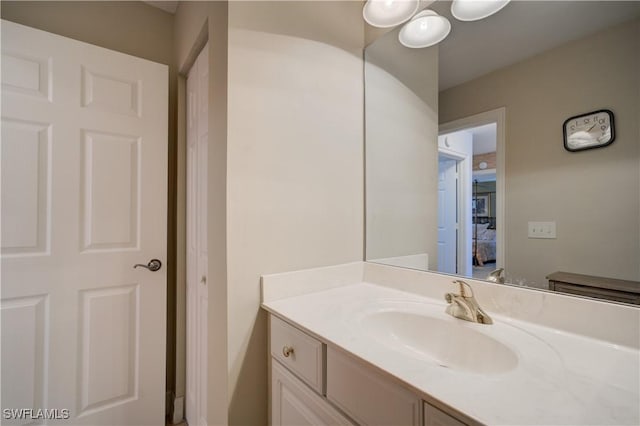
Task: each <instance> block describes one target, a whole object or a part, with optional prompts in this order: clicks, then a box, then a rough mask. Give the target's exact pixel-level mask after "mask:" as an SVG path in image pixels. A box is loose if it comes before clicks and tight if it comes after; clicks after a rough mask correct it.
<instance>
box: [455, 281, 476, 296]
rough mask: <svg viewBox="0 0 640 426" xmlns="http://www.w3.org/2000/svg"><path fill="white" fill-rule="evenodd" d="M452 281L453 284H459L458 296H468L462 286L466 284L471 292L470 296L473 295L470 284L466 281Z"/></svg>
mask: <svg viewBox="0 0 640 426" xmlns="http://www.w3.org/2000/svg"><path fill="white" fill-rule="evenodd" d="M453 283H454V284H459V285H460V296H462V297H468V296H467V295H466V294H465V291H464V286H467V288H468V289H469V292H470V293H471V297H474V296H473V289H472V288H471V286H470V285H469V284H468V283H466V282H464V281H462V280H454V281H453Z"/></svg>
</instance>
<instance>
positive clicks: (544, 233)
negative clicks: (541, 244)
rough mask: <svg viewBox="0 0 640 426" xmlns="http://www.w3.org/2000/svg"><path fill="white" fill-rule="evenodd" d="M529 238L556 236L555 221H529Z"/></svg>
mask: <svg viewBox="0 0 640 426" xmlns="http://www.w3.org/2000/svg"><path fill="white" fill-rule="evenodd" d="M529 238H556V223H555V222H529Z"/></svg>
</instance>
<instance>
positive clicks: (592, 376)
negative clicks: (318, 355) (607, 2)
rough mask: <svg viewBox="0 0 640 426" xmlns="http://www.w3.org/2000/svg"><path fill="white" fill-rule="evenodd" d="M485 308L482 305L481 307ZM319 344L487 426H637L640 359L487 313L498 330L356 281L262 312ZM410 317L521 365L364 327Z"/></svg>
mask: <svg viewBox="0 0 640 426" xmlns="http://www.w3.org/2000/svg"><path fill="white" fill-rule="evenodd" d="M479 302H480V305H481V306H482V300H479ZM262 306H263V307H264V308H265V309H266V310H268V311H269V312H271V313H273V314H275V315H277V316H279V317H281V318H283V319H285V320H287V321H289V322H290V323H292V324H294V325H296V326H298V327H299V328H301V329H303V330H305V331H307V332H308V333H310V334H312V335H314V336H315V337H317V338H318V339H320V340H322V341H323V342H325V343H327V344H329V345H334V346H336V347H339V348H341V349H342V350H345V351H347V352H349V353H351V354H353V355H355V356H356V357H358V358H360V359H361V360H362V361H363V362H366V363H369V364H371V365H373V366H375V367H377V369H379V370H380V371H382V372H384V373H385V374H388V375H389V376H391V377H392V378H394V379H396V380H397V381H399V382H401V383H403V384H404V385H405V387H407V388H409V389H411V390H413V391H414V392H416V393H417V394H418V395H420V397H421V398H423V399H425V400H427V401H433V400H437V401H439V402H440V403H441V404H444V405H446V406H449V407H451V408H453V409H454V410H456V411H459V412H460V413H463V414H464V415H466V416H468V417H470V418H472V419H475V420H476V421H478V422H480V423H484V424H491V425H493V424H496V425H507V424H508V425H638V424H640V351H638V350H637V349H635V348H630V347H626V346H621V345H615V344H612V343H610V342H605V341H602V340H597V339H594V338H590V337H585V336H583V335H578V334H572V333H569V332H566V331H559V330H556V329H553V328H549V327H545V326H541V325H538V324H534V323H530V322H525V321H521V320H515V319H512V318H509V317H506V316H501V315H497V314H495V313H492V312H489V314H490V315H491V316H492V318H493V320H494V324H493V325H481V324H473V323H470V322H466V321H461V320H458V319H455V318H452V317H450V316H449V315H446V314H445V313H444V311H445V308H446V303H445V302H444V300H436V299H432V298H429V297H425V296H422V295H418V294H414V293H409V292H405V291H401V290H397V289H394V288H389V287H384V286H380V285H376V284H370V283H366V282H360V283H355V284H349V285H344V286H340V287H335V288H331V289H327V290H322V291H315V292H313V293H309V294H300V295H295V296H291V297H286V298H282V299H279V300H271V301H266V302H264V303H263V305H262ZM393 309H407V310H409V311H411V312H415V313H421V312H425V313H427V314H428V315H430V316H432V317H436V318H437V319H438V320H439V321H440V320H441V321H449V322H455V326H456V327H459V326H461V327H466V328H470V329H472V330H474V331H475V332H478V333H483V334H485V335H486V336H489V337H491V338H492V339H495V340H497V341H499V342H500V343H502V344H504V345H506V346H507V347H508V348H510V349H511V351H512V352H513V353H515V354H516V357H517V362H515V363H513V364H514V365H512V366H510V367H509V368H505V369H503V370H500V371H488V372H484V373H478V372H476V371H465V369H460V368H452V367H451V366H449V365H445V364H446V363H441V362H437V361H434V360H433V359H429V358H425V357H424V356H421V354H419V353H417V354H412V353H410V352H408V351H407V350H398V349H397V348H395V349H394V346H393V345H389V344H387V343H388V342H384V341H381V339H379V338H378V337H377V335H376V333H372V332H371V329H370V328H369V329H368V328H367V326H366V324H365V322H363V319H364V318H366V317H367V315H369V314H370V313H372V312H375V311H376V310H377V311H384V310H393Z"/></svg>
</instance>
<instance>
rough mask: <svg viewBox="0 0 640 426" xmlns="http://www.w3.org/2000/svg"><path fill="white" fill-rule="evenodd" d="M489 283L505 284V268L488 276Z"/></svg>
mask: <svg viewBox="0 0 640 426" xmlns="http://www.w3.org/2000/svg"><path fill="white" fill-rule="evenodd" d="M487 281H491V282H492V283H498V284H504V268H498V269H496V270H493V271H491V272H490V273H489V275H487Z"/></svg>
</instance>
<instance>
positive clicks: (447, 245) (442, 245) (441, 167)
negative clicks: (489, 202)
mask: <svg viewBox="0 0 640 426" xmlns="http://www.w3.org/2000/svg"><path fill="white" fill-rule="evenodd" d="M456 167H457V162H456V160H452V159H448V158H443V157H440V159H439V161H438V271H439V272H446V273H450V274H455V273H456V272H457V266H456V264H457V251H458V221H457V217H458V211H457V210H458V206H457V197H458V193H457V188H458V173H457V170H456Z"/></svg>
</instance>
